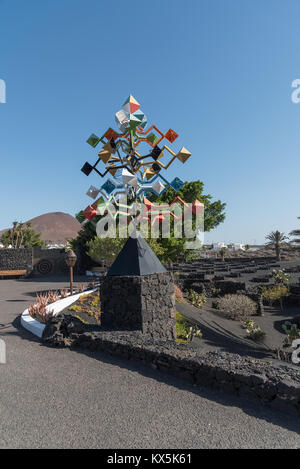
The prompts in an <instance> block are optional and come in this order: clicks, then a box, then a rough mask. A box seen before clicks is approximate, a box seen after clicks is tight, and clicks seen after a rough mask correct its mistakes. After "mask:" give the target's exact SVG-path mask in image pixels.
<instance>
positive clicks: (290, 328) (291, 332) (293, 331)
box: [282, 321, 300, 345]
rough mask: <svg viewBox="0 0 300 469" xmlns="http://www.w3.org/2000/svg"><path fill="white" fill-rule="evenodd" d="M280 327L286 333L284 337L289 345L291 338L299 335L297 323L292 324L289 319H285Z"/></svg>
mask: <svg viewBox="0 0 300 469" xmlns="http://www.w3.org/2000/svg"><path fill="white" fill-rule="evenodd" d="M282 329H283V330H284V332H285V333H286V335H287V337H286V339H285V344H286V345H291V344H292V342H293V340H295V339H297V338H298V337H300V329H299V328H298V326H297V324H292V323H291V322H290V321H285V323H284V324H283V326H282Z"/></svg>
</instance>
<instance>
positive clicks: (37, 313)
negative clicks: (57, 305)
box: [28, 303, 54, 324]
mask: <svg viewBox="0 0 300 469" xmlns="http://www.w3.org/2000/svg"><path fill="white" fill-rule="evenodd" d="M28 313H29V314H30V316H31V317H33V318H34V319H36V320H37V321H39V322H41V323H43V324H46V323H47V322H48V321H49V320H50V319H51V318H52V317H53V315H54V312H53V311H52V310H51V311H47V309H46V306H45V304H43V303H35V304H32V305H30V306H29V307H28Z"/></svg>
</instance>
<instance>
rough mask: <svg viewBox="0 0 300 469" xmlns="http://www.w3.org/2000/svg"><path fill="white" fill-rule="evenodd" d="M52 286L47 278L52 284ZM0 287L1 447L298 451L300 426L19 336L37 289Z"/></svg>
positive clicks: (133, 368) (147, 372) (19, 284)
mask: <svg viewBox="0 0 300 469" xmlns="http://www.w3.org/2000/svg"><path fill="white" fill-rule="evenodd" d="M48 280H49V279H48ZM66 285H67V282H66V281H65V280H64V279H61V280H60V281H58V280H57V279H56V280H55V279H53V281H52V282H49V281H38V280H34V281H32V280H20V281H16V280H0V324H1V326H0V338H2V339H4V340H5V342H6V346H7V364H6V365H0V447H1V448H64V447H66V448H74V447H80V448H94V447H99V448H297V447H300V436H299V431H300V422H299V419H297V418H291V417H290V416H285V415H283V414H280V413H276V412H273V411H271V410H269V409H265V408H264V407H263V406H262V405H260V404H258V403H256V402H254V401H248V400H244V399H240V398H237V397H231V396H227V395H225V394H222V393H219V392H217V391H212V390H209V389H199V388H196V387H194V386H191V385H189V384H186V383H185V382H184V381H181V380H179V379H175V378H173V377H168V376H166V375H164V374H163V373H160V372H158V371H155V370H152V369H150V368H147V367H144V366H143V365H141V364H139V363H135V362H128V361H125V360H121V359H117V358H115V357H109V356H108V355H104V354H100V353H98V354H96V353H86V354H85V353H79V352H74V351H72V352H71V351H70V350H67V349H63V350H57V349H51V348H47V347H45V346H42V345H41V344H40V343H39V341H38V340H35V339H34V338H33V336H31V335H30V334H29V333H27V332H26V331H24V330H22V329H20V326H19V314H20V313H21V312H22V311H23V310H24V309H25V307H26V306H27V305H28V304H29V303H30V301H32V299H33V297H34V292H35V291H36V290H43V289H49V288H59V287H64V286H66Z"/></svg>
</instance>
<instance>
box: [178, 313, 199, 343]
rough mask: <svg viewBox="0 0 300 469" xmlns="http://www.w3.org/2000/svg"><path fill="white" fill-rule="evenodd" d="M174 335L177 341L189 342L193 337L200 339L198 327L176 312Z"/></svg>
mask: <svg viewBox="0 0 300 469" xmlns="http://www.w3.org/2000/svg"><path fill="white" fill-rule="evenodd" d="M176 335H177V339H176V340H177V342H179V343H186V342H191V341H192V340H193V337H198V338H199V339H202V332H201V330H200V329H199V327H198V326H197V325H196V324H194V323H192V322H190V321H189V320H188V319H187V318H185V317H184V316H182V315H181V314H180V313H178V312H177V313H176Z"/></svg>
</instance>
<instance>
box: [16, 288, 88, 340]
mask: <svg viewBox="0 0 300 469" xmlns="http://www.w3.org/2000/svg"><path fill="white" fill-rule="evenodd" d="M96 290H97V288H95V289H93V290H88V291H84V292H81V293H77V294H76V295H72V296H68V297H67V298H62V299H61V300H58V301H56V302H55V303H51V304H50V305H48V306H47V307H46V310H47V311H53V312H54V315H55V316H56V315H57V314H58V313H60V312H61V311H63V310H64V309H65V308H67V307H68V306H70V305H71V304H73V303H75V301H77V300H78V298H80V297H81V296H82V295H87V294H88V293H92V292H94V291H96ZM21 325H22V326H23V327H24V329H27V331H29V332H31V333H32V334H34V335H36V336H37V337H39V338H41V337H42V336H43V333H44V330H45V327H46V325H45V324H42V323H40V322H38V321H37V320H36V319H34V318H33V317H32V316H30V314H29V312H28V308H27V309H25V311H24V312H23V313H22V315H21Z"/></svg>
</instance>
